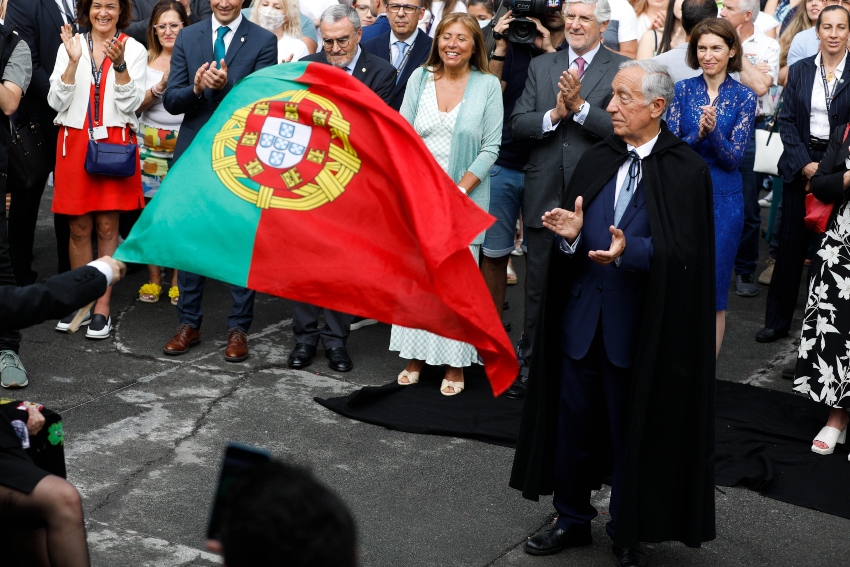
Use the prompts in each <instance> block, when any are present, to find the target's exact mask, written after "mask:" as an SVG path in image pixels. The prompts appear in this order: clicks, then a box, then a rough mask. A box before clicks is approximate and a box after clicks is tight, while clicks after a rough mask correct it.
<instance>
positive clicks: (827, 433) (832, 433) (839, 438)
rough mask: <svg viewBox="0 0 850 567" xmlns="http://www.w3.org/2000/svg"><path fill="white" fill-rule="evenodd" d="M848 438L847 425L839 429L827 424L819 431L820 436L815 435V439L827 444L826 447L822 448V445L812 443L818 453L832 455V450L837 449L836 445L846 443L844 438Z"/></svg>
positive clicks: (813, 448)
mask: <svg viewBox="0 0 850 567" xmlns="http://www.w3.org/2000/svg"><path fill="white" fill-rule="evenodd" d="M846 438H847V428H846V427H845V428H844V429H842V430H841V431H839V430H838V429H836V428H835V427H830V426H829V425H825V426H824V427H823V429H821V430H820V433H818V436H817V437H815V441H820V442H821V443H823V444H824V445H826V449H821V448H820V447H818V446H817V445H815V444H814V443H812V451H813V452H815V453H817V454H818V455H831V454H832V452H833V451H835V446H836V445H837V444H838V443H844V440H845V439H846Z"/></svg>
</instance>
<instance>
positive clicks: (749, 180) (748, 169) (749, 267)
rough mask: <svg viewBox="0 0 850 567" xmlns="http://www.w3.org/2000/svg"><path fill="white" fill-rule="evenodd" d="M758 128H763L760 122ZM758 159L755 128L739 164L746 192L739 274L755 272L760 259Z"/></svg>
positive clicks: (736, 267) (739, 246) (736, 269)
mask: <svg viewBox="0 0 850 567" xmlns="http://www.w3.org/2000/svg"><path fill="white" fill-rule="evenodd" d="M756 128H759V129H763V127H762V126H761V125H760V124H756ZM755 159H756V137H755V130H753V135H752V136H751V137H750V142H749V143H748V144H747V151H746V152H744V159H743V160H741V164H740V165H739V166H738V171H739V172H740V173H741V180H742V181H743V193H744V230H743V232H741V240H740V242H739V243H738V253H737V255H736V256H735V273H736V274H737V275H739V276H742V275H746V274H750V275H752V274H754V273H755V271H756V264H757V263H758V259H759V229H760V228H761V205H759V183H758V180H759V177H760V176H761V174H758V173H756V172H755V171H753V166H754V164H755Z"/></svg>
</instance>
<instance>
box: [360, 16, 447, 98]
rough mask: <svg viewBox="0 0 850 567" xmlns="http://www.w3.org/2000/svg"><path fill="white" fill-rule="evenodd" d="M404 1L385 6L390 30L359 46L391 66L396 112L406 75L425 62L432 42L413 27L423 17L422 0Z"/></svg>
mask: <svg viewBox="0 0 850 567" xmlns="http://www.w3.org/2000/svg"><path fill="white" fill-rule="evenodd" d="M404 1H405V2H406V3H404V4H396V3H390V4H387V18H389V21H390V28H391V30H390V31H388V32H387V33H385V34H381V35H379V36H378V37H376V38H375V39H371V40H369V41H367V42H365V43H363V49H364V50H365V51H367V52H368V53H372V54H374V55H377V56H378V57H380V58H381V59H383V60H384V61H387V62H389V63H392V65H393V67H395V69H396V73H398V78H397V79H396V82H395V95H394V96H393V101H392V103H390V106H392V107H393V108H394V109H396V110H398V109H400V108H401V101H403V100H404V91H405V90H407V80H408V79H409V78H410V74H411V73H413V70H414V69H416V68H417V67H419V66H421V65H422V64H423V63H425V61H427V60H428V55H429V54H430V53H431V43H432V41H431V38H430V37H428V34H426V33H424V32H422V31H420V30H419V28H418V27H417V25H418V24H419V20H421V19H422V17H423V16H424V15H425V8H423V7H422V3H421V2H422V0H404Z"/></svg>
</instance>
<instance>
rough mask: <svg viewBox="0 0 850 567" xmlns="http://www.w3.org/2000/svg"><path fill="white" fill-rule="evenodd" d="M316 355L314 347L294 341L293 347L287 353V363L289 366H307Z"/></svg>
mask: <svg viewBox="0 0 850 567" xmlns="http://www.w3.org/2000/svg"><path fill="white" fill-rule="evenodd" d="M314 356H316V347H314V346H313V345H308V344H307V343H296V344H295V348H294V349H293V350H292V352H290V353H289V360H288V364H289V367H290V368H307V367H308V366H310V364H311V363H312V362H313V357H314Z"/></svg>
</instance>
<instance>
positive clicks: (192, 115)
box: [163, 0, 277, 362]
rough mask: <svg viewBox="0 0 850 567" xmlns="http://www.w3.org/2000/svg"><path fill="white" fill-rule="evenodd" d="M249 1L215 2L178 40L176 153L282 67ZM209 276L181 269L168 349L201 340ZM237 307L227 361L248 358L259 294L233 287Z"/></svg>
mask: <svg viewBox="0 0 850 567" xmlns="http://www.w3.org/2000/svg"><path fill="white" fill-rule="evenodd" d="M242 2H243V0H210V6H211V7H212V11H213V17H212V18H210V19H209V20H204V21H202V22H199V23H197V24H195V25H193V26H189V27H188V28H186V29H184V30H183V31H181V32H180V34H179V35H178V36H177V42H176V43H175V44H174V52H173V54H172V56H171V74H170V75H169V77H168V88H167V89H166V90H165V94H164V95H163V104H164V105H165V109H166V110H167V111H168V112H170V113H171V114H181V113H183V114H185V117H184V118H183V124H182V125H181V126H180V135H179V136H178V137H177V147H176V148H175V149H174V159H175V160H177V159H180V156H181V155H182V154H183V152H184V151H185V150H186V148H187V147H188V146H189V144H190V143H191V142H192V140H193V139H194V138H195V135H196V134H197V133H198V132H199V131H200V129H201V128H202V127H203V126H204V125H205V124H206V123H207V121H208V120H209V119H210V117H211V116H212V115H213V113H214V112H215V110H216V108H218V105H219V103H220V102H221V100H222V99H223V98H224V97H225V96H226V95H227V93H229V92H230V89H231V88H233V85H235V84H236V83H237V82H238V81H239V80H240V79H242V78H244V77H246V76H248V75H250V74H251V73H253V72H254V71H258V70H259V69H264V68H265V67H269V66H271V65H275V64H276V63H277V38H276V37H275V36H274V34H273V33H271V32H269V31H267V30H264V29H263V28H261V27H260V26H258V25H256V24H253V23H251V22H249V21H248V19H247V18H244V17H243V16H242ZM205 284H206V278H205V277H203V276H200V275H198V274H193V273H190V272H186V271H182V270H181V271H180V275H179V276H178V287H179V289H180V300H179V302H178V303H177V314H178V316H179V318H180V325H179V326H178V327H177V331H176V332H175V334H174V336H173V337H172V339H171V340H170V341H168V343H167V344H166V345H165V348H164V349H163V351H164V352H165V354H169V355H179V354H184V353H186V352H188V351H189V347H191V346H192V345H195V344H197V343H199V342H200V340H201V331H200V328H201V321H202V319H203V311H202V310H201V298H202V297H203V292H204V285H205ZM230 295H231V298H232V309H231V312H230V315H229V316H228V317H227V328H228V330H229V334H228V338H227V348H226V349H225V351H224V359H225V360H226V361H228V362H241V361H243V360H245V359H246V358H248V337H247V333H248V328H249V327H250V326H251V321H252V320H253V318H254V292H253V291H251V290H248V289H246V288H243V287H239V286H230Z"/></svg>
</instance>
